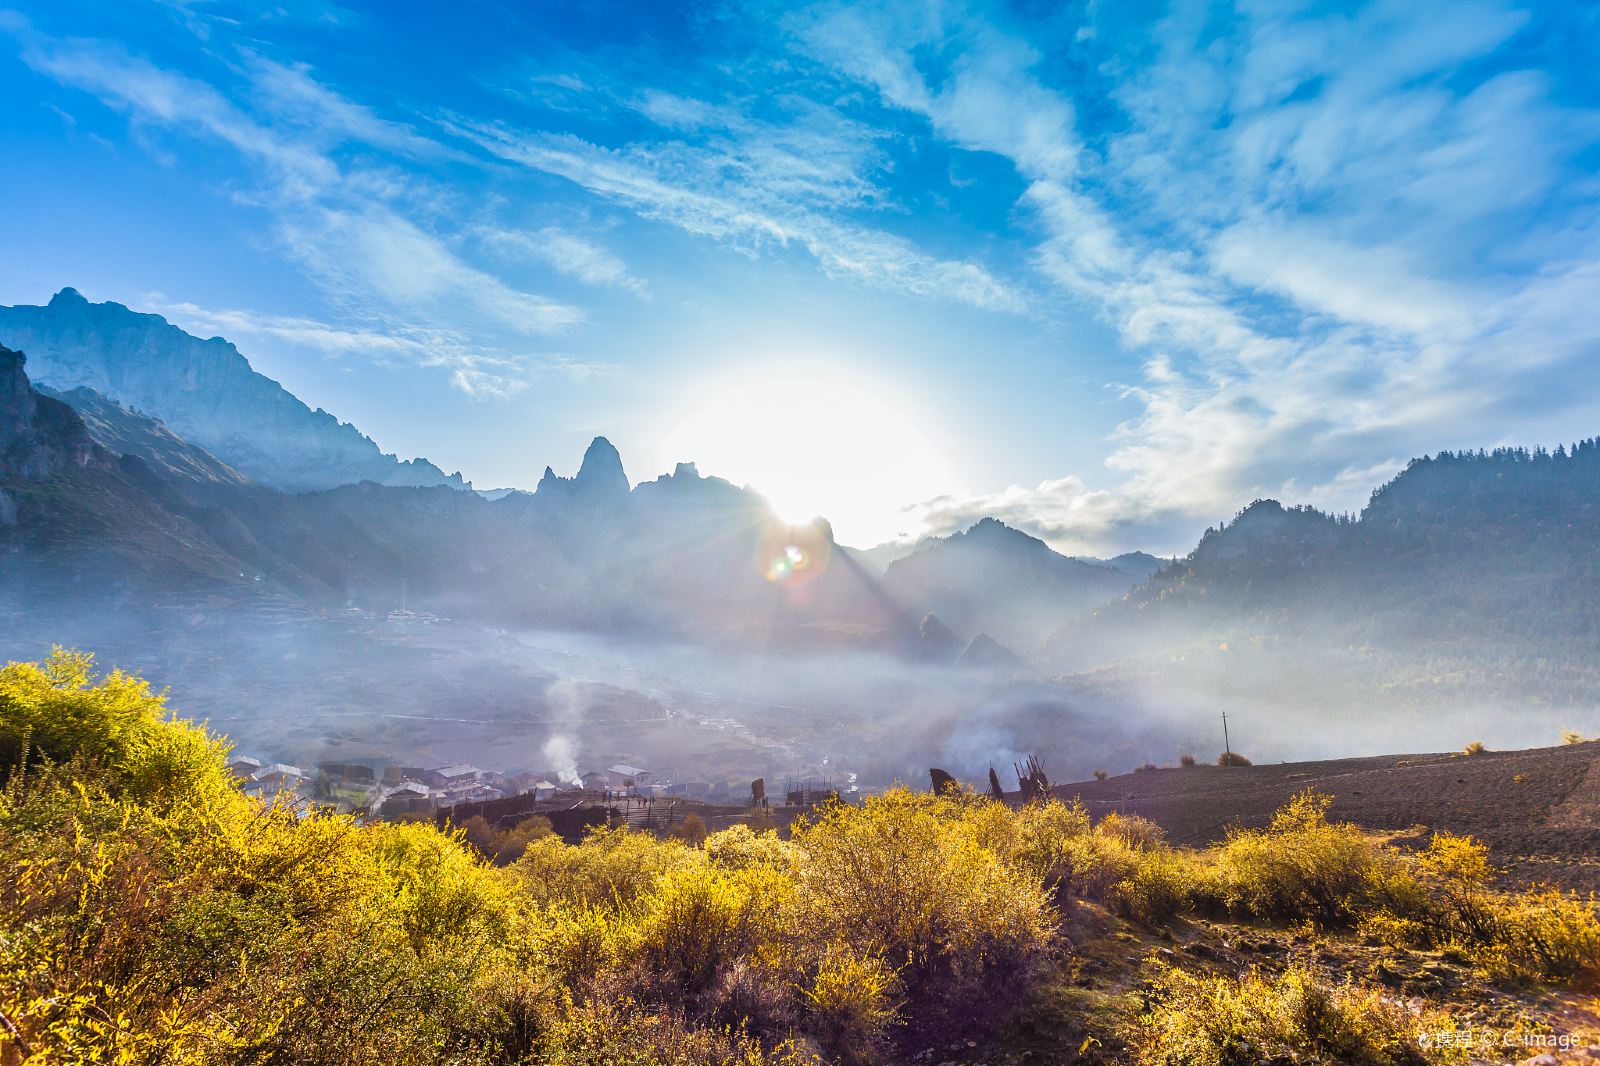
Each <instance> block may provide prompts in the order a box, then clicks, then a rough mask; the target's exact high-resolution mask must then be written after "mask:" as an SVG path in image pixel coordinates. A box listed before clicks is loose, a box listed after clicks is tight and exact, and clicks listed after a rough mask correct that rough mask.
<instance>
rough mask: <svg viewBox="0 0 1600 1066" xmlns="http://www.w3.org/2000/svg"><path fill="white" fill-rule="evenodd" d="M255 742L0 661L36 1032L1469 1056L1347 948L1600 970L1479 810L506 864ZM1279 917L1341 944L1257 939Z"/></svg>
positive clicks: (395, 1059) (13, 1021)
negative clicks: (1417, 847)
mask: <svg viewBox="0 0 1600 1066" xmlns="http://www.w3.org/2000/svg"><path fill="white" fill-rule="evenodd" d="M225 752H226V747H225V743H224V742H223V741H222V740H220V739H218V738H216V737H214V736H212V735H211V734H209V733H208V732H207V731H206V730H205V729H204V728H202V727H200V726H196V725H194V724H191V723H188V722H185V721H182V720H180V719H178V718H176V717H174V716H173V715H172V713H171V712H170V711H169V710H168V709H167V708H166V706H165V705H164V701H163V699H162V697H161V696H159V695H157V694H155V693H153V692H152V691H151V690H150V689H149V687H148V686H147V685H146V684H145V683H144V682H142V681H140V680H139V679H137V678H135V677H131V676H128V675H125V674H122V673H118V672H112V673H110V674H107V675H105V676H103V677H96V676H95V675H94V673H93V666H92V662H91V660H90V659H89V658H88V657H87V656H84V655H80V654H73V653H66V652H57V653H56V654H54V655H53V656H52V657H51V658H50V659H49V660H48V661H46V662H43V663H12V664H10V665H9V666H7V667H6V668H5V669H4V670H3V671H0V765H3V766H4V767H5V770H4V774H5V787H4V793H3V800H0V868H3V869H5V870H6V871H8V876H7V877H6V878H5V879H4V882H3V883H0V1012H3V1024H0V1061H4V1062H6V1063H8V1064H9V1063H27V1064H39V1066H42V1064H55V1063H60V1064H68V1063H83V1062H112V1063H130V1064H131V1063H151V1062H162V1063H185V1064H187V1063H246V1062H248V1063H275V1062H302V1063H374V1064H378V1063H383V1064H394V1063H461V1064H466V1063H543V1064H600V1063H615V1064H628V1063H634V1064H645V1063H670V1064H677V1063H682V1064H690V1063H738V1064H745V1066H756V1064H762V1063H786V1064H788V1063H793V1064H799V1063H819V1062H849V1063H879V1062H893V1061H900V1060H902V1059H904V1058H909V1057H913V1056H916V1057H918V1061H925V1060H926V1059H928V1058H929V1057H932V1056H937V1057H936V1058H933V1061H985V1062H1006V1061H1024V1056H1032V1059H1031V1061H1052V1062H1056V1061H1073V1060H1074V1059H1075V1058H1080V1057H1081V1058H1082V1059H1083V1060H1086V1061H1134V1062H1144V1063H1179V1062H1182V1063H1207V1062H1211V1063H1231V1062H1240V1061H1249V1062H1255V1061H1260V1060H1261V1059H1263V1058H1268V1059H1284V1060H1287V1059H1288V1058H1291V1057H1292V1058H1294V1059H1295V1060H1296V1061H1306V1062H1330V1063H1331V1062H1339V1063H1363V1062H1366V1063H1401V1062H1405V1063H1410V1062H1446V1061H1465V1059H1466V1053H1465V1052H1464V1051H1463V1050H1462V1049H1461V1048H1459V1047H1454V1046H1450V1045H1448V1044H1447V1045H1446V1046H1438V1045H1437V1044H1436V1043H1433V1042H1428V1041H1422V1040H1419V1034H1422V1033H1433V1032H1440V1031H1445V1030H1453V1029H1454V1028H1455V1026H1456V1023H1455V1022H1454V1021H1452V1017H1453V1016H1455V1015H1449V1014H1447V1013H1446V1012H1445V1011H1444V1010H1443V1007H1442V1006H1441V1005H1440V1004H1439V1003H1437V1002H1430V1001H1429V1000H1428V999H1427V998H1426V997H1412V998H1409V999H1407V998H1403V997H1400V996H1396V995H1393V994H1389V993H1386V992H1385V991H1384V990H1383V989H1382V988H1381V987H1379V986H1378V985H1374V984H1369V983H1367V982H1366V981H1365V980H1364V979H1360V978H1358V977H1356V976H1352V975H1353V974H1354V972H1355V971H1354V970H1353V969H1352V968H1351V967H1350V966H1349V965H1348V964H1341V965H1340V967H1339V968H1338V970H1339V972H1338V973H1335V972H1333V971H1332V970H1330V968H1329V967H1328V966H1326V965H1321V964H1319V962H1318V959H1319V957H1320V956H1319V954H1318V953H1319V952H1321V953H1323V954H1326V952H1327V951H1329V950H1334V949H1335V948H1338V950H1356V947H1352V946H1353V945H1354V946H1359V945H1366V947H1367V948H1369V949H1371V950H1373V951H1376V952H1378V953H1379V954H1380V955H1381V956H1382V957H1383V959H1385V960H1388V959H1389V958H1390V957H1391V956H1392V957H1393V958H1395V959H1398V958H1401V957H1411V958H1415V957H1418V953H1434V955H1435V956H1436V957H1438V958H1439V959H1442V960H1444V961H1445V962H1447V963H1448V964H1449V965H1450V966H1453V967H1456V968H1458V970H1459V974H1460V979H1459V981H1456V987H1457V988H1458V1002H1456V1003H1454V1004H1453V1006H1454V1007H1456V1008H1457V1009H1458V1011H1459V1009H1460V1008H1461V1007H1462V1006H1463V1005H1462V1004H1461V1003H1460V1002H1459V997H1460V996H1463V995H1465V996H1472V995H1478V994H1479V993H1477V992H1473V991H1472V990H1474V989H1490V988H1493V989H1502V990H1516V989H1523V990H1534V991H1529V992H1527V994H1528V995H1532V994H1534V992H1536V990H1538V989H1540V988H1571V989H1582V988H1585V987H1591V986H1592V985H1593V983H1594V982H1595V981H1596V980H1597V978H1600V971H1597V967H1600V917H1597V913H1596V909H1595V904H1594V901H1592V900H1584V899H1580V898H1578V897H1575V896H1571V895H1565V894H1562V893H1559V892H1555V891H1548V890H1537V891H1529V892H1521V893H1504V892H1499V891H1496V890H1494V889H1492V888H1491V887H1490V878H1491V874H1492V870H1491V869H1490V867H1489V864H1488V862H1487V860H1486V858H1485V855H1484V851H1483V849H1482V847H1481V846H1480V845H1478V844H1477V843H1476V842H1474V841H1473V840H1471V839H1470V838H1464V837H1454V836H1449V835H1446V834H1439V835H1435V836H1434V837H1433V839H1432V842H1431V844H1430V845H1429V846H1428V847H1427V848H1426V850H1424V851H1423V852H1421V853H1420V854H1415V855H1412V854H1404V853H1401V852H1399V851H1397V850H1393V849H1390V848H1387V847H1384V846H1382V845H1380V844H1377V843H1375V842H1373V841H1372V840H1370V839H1368V838H1367V837H1365V836H1364V835H1363V834H1362V833H1361V832H1360V831H1358V830H1356V829H1355V828H1353V827H1351V826H1347V825H1341V824H1338V823H1334V822H1331V821H1330V820H1329V819H1328V818H1327V816H1326V800H1325V798H1323V797H1319V796H1317V795H1315V794H1312V793H1305V794H1302V795H1301V796H1299V797H1297V798H1296V799H1295V800H1294V801H1293V802H1291V803H1290V804H1289V805H1288V806H1287V807H1285V808H1284V809H1283V810H1282V811H1281V812H1280V813H1279V815H1278V816H1277V818H1276V819H1275V820H1274V821H1273V822H1272V823H1271V825H1270V826H1268V827H1266V828H1264V829H1260V830H1251V831H1245V830H1239V831H1236V832H1234V833H1233V834H1231V835H1230V836H1229V837H1228V838H1227V839H1226V840H1225V841H1223V842H1221V843H1220V844H1218V845H1216V846H1214V847H1211V848H1209V849H1206V850H1203V851H1195V850H1184V849H1178V848H1173V847H1170V846H1168V845H1167V844H1166V843H1165V842H1164V841H1163V839H1162V836H1161V834H1160V831H1159V830H1158V829H1156V827H1155V826H1154V825H1153V824H1152V823H1149V822H1147V821H1145V820H1143V819H1139V818H1135V817H1117V816H1114V815H1113V816H1107V817H1106V818H1104V819H1102V820H1101V821H1100V822H1099V823H1098V825H1093V826H1092V825H1091V824H1090V819H1089V818H1088V816H1087V815H1086V814H1085V812H1084V810H1083V809H1082V808H1081V807H1078V806H1068V805H1064V804H1061V803H1056V802H1052V803H1035V804H1032V805H1029V806H1027V807H1024V808H1021V809H1013V808H1010V807H1007V806H1004V805H1002V804H999V803H996V802H992V801H990V800H988V799H985V798H980V797H976V796H971V795H956V796H944V797H935V796H931V795H927V794H920V793H914V792H911V791H909V790H905V789H897V790H894V791H891V792H889V793H887V794H884V795H881V796H877V797H873V798H871V799H868V800H867V801H866V802H864V803H863V804H861V805H860V806H834V807H830V808H827V809H825V810H823V811H821V812H819V813H817V814H816V815H815V816H814V817H813V818H811V819H810V820H809V821H807V822H804V823H802V824H800V825H799V826H797V827H796V828H795V829H794V831H793V834H792V836H791V837H790V838H789V839H780V838H779V837H778V836H777V835H775V834H773V833H770V832H765V833H763V832H757V831H754V830H752V829H751V828H750V827H748V826H737V827H735V828H733V829H729V830H725V831H722V832H718V833H713V834H711V835H710V836H708V837H706V838H705V839H704V842H703V843H701V844H697V845H696V844H690V843H686V842H685V841H684V840H682V839H657V838H655V837H652V836H648V835H644V834H638V833H629V832H626V831H621V830H609V831H599V832H596V833H594V834H593V835H591V836H590V837H589V838H587V839H586V840H585V841H584V842H583V843H581V844H578V845H569V844H566V843H564V842H562V841H561V840H560V839H559V838H556V837H553V836H540V837H536V838H534V839H531V840H529V841H527V843H526V847H525V849H524V851H523V853H522V855H521V857H520V858H518V859H517V860H516V861H515V862H514V863H512V864H511V865H509V866H505V867H496V866H493V865H491V864H490V863H489V862H487V861H486V860H485V859H484V858H483V857H482V856H481V855H480V854H479V853H478V852H476V851H475V850H473V848H472V847H471V845H470V844H469V843H468V842H467V841H466V840H465V839H464V838H463V837H462V836H461V835H459V834H455V835H452V834H450V833H446V832H441V831H439V830H437V829H435V828H434V827H432V826H431V825H425V824H395V823H374V824H359V823H358V822H356V821H353V820H351V819H350V818H347V817H339V816H333V815H328V814H320V813H313V814H305V813H304V812H296V811H293V810H291V809H290V808H288V807H287V806H282V805H280V806H263V805H261V804H259V803H258V802H257V801H255V800H252V799H249V798H246V797H245V796H243V795H242V794H241V793H240V792H238V791H237V790H236V789H235V788H234V786H233V784H232V782H231V780H230V778H229V777H228V775H227V772H226V769H225V765H224V756H225ZM1224 928H1226V929H1227V930H1228V932H1226V933H1225V935H1224V936H1223V938H1222V939H1212V940H1208V939H1206V937H1207V936H1210V935H1212V933H1214V932H1215V931H1216V930H1219V929H1224ZM1208 930H1209V931H1212V933H1208V932H1207V931H1208ZM1245 936H1248V937H1250V938H1255V939H1256V940H1259V941H1261V942H1263V943H1265V942H1268V941H1273V938H1275V937H1290V936H1292V937H1293V938H1295V942H1296V943H1303V944H1305V945H1307V948H1306V951H1305V952H1301V953H1299V954H1298V955H1297V954H1296V953H1295V952H1292V951H1290V952H1285V953H1283V955H1282V957H1281V958H1280V957H1278V956H1275V955H1272V954H1270V953H1267V954H1263V955H1262V956H1261V957H1260V958H1259V960H1257V961H1256V962H1254V963H1252V964H1250V965H1248V966H1241V965H1238V964H1236V963H1235V962H1234V961H1233V957H1232V956H1230V955H1228V954H1227V953H1226V952H1225V951H1223V950H1222V945H1224V944H1232V943H1234V942H1236V941H1238V940H1240V939H1241V938H1242V937H1245ZM1274 942H1276V941H1274ZM1285 942H1287V941H1285ZM1163 944H1177V945H1179V946H1180V947H1182V948H1183V954H1182V955H1181V956H1180V955H1178V954H1177V953H1176V952H1174V951H1173V950H1172V949H1171V948H1168V947H1163V946H1162V945H1163ZM1339 945H1344V947H1338V946H1339ZM1230 950H1231V949H1230ZM1130 952H1133V953H1134V954H1133V955H1132V956H1131V957H1130ZM1382 965H1385V966H1389V965H1391V963H1390V962H1388V961H1384V962H1383V963H1382ZM1441 965H1443V963H1441ZM1379 972H1380V973H1381V971H1379ZM1451 972H1452V973H1455V972H1457V971H1456V970H1452V971H1451ZM1452 980H1453V981H1455V979H1454V978H1452ZM1463 989H1464V990H1466V991H1459V990H1463ZM1482 994H1483V995H1484V996H1485V997H1486V999H1487V997H1488V996H1489V993H1488V992H1484V993H1482ZM1493 994H1494V995H1495V996H1499V995H1501V994H1502V993H1501V992H1498V991H1497V992H1495V993H1493ZM1568 1024H1569V1025H1570V1024H1572V1023H1571V1022H1570V1021H1569V1022H1568Z"/></svg>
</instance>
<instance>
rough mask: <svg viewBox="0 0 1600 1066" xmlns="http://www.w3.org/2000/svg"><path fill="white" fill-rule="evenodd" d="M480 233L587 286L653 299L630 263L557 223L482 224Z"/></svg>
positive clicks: (510, 251) (487, 240)
mask: <svg viewBox="0 0 1600 1066" xmlns="http://www.w3.org/2000/svg"><path fill="white" fill-rule="evenodd" d="M477 236H478V237H479V239H481V240H482V241H483V242H484V243H485V244H486V245H488V246H489V247H491V248H494V249H496V250H498V251H500V252H501V253H503V254H507V255H510V256H514V257H519V258H524V259H534V260H537V261H539V262H541V263H544V264H546V265H548V266H552V267H554V268H555V269H556V270H558V271H560V272H561V273H563V274H565V275H567V276H568V277H570V278H576V279H577V280H578V281H581V282H583V283H584V284H585V285H595V286H603V287H610V288H616V289H623V290H626V291H627V292H631V293H633V294H634V295H635V296H638V297H640V298H641V299H646V300H648V299H649V298H650V286H649V284H648V283H647V282H646V281H645V280H644V279H643V278H636V277H634V276H633V275H632V274H630V273H628V265H627V264H626V263H624V262H623V261H622V260H621V259H620V258H618V257H617V256H616V255H614V254H612V253H611V252H610V251H608V250H606V249H605V248H602V247H601V246H600V245H598V244H595V243H594V242H593V241H591V240H588V239H586V238H583V237H579V236H577V235H575V234H572V233H568V232H566V231H565V230H562V229H558V228H557V227H555V226H546V227H544V228H543V229H539V230H535V231H533V232H529V231H526V230H505V229H498V228H496V227H493V226H483V227H480V228H479V229H478V230H477Z"/></svg>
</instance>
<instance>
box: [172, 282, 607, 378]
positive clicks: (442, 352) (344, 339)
mask: <svg viewBox="0 0 1600 1066" xmlns="http://www.w3.org/2000/svg"><path fill="white" fill-rule="evenodd" d="M144 306H145V307H147V308H149V309H150V310H151V311H154V312H155V313H157V314H160V315H163V316H165V317H166V318H168V319H170V320H171V321H172V322H174V323H176V324H177V325H179V326H181V327H182V328H184V329H186V330H188V331H189V332H191V333H195V334H197V335H201V336H204V335H215V336H222V337H226V338H228V339H230V340H234V341H238V340H240V339H241V338H261V337H264V338H271V339H273V340H277V341H281V342H283V343H285V344H289V345H292V346H295V347H299V348H309V349H312V350H314V351H320V352H323V353H325V354H327V355H330V356H334V357H336V358H340V357H344V356H352V355H354V356H360V357H362V358H364V359H367V360H369V361H371V362H376V363H379V364H382V365H390V364H393V365H408V366H425V367H442V368H445V369H447V370H448V371H449V372H450V380H451V383H452V384H453V385H455V387H457V388H459V389H460V390H462V391H463V392H466V393H468V394H469V395H473V396H484V397H491V398H503V397H506V396H510V395H512V394H514V393H517V392H520V391H522V390H523V389H525V388H527V387H528V385H529V384H530V383H531V382H533V381H534V380H536V379H540V378H565V379H567V380H570V381H575V382H580V383H581V382H584V381H589V380H592V379H594V378H597V377H604V376H608V375H610V374H613V373H615V372H616V370H617V367H615V366H613V365H611V364H608V363H598V362H591V361H586V360H582V359H577V358H574V357H572V356H570V355H566V354H564V353H546V354H526V353H523V354H518V353H514V352H506V351H500V350H496V349H491V348H486V347H484V346H482V345H475V344H473V343H472V342H471V340H470V339H469V338H468V337H466V336H464V335H462V334H460V333H456V332H452V331H449V330H439V329H432V330H421V329H415V328H413V329H409V330H406V331H398V330H394V329H385V328H375V327H365V326H351V325H335V324H331V323H328V322H323V321H320V320H318V319H313V318H306V317H303V316H297V315H272V314H264V313H261V312H258V311H252V310H245V309H237V308H206V307H201V306H199V305H197V304H193V303H189V302H187V301H171V300H168V299H167V298H166V297H165V296H163V295H162V294H161V293H151V294H148V295H147V296H146V297H145V300H144Z"/></svg>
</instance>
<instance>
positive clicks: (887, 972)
mask: <svg viewBox="0 0 1600 1066" xmlns="http://www.w3.org/2000/svg"><path fill="white" fill-rule="evenodd" d="M898 987H899V981H898V980H897V979H896V977H895V974H894V971H893V970H892V969H891V968H890V967H889V966H888V965H886V964H885V963H884V961H883V960H882V959H879V958H875V957H873V956H870V955H869V956H863V955H860V954H858V953H857V952H856V951H855V950H854V949H853V948H851V947H849V946H847V945H839V946H835V947H833V948H830V949H829V950H828V951H827V952H826V953H825V954H824V955H823V957H822V959H821V961H820V962H819V964H818V965H817V969H816V973H815V974H814V975H813V976H812V978H811V983H810V987H808V988H807V989H806V990H805V997H806V1002H807V1005H808V1006H809V1007H810V1013H811V1016H812V1018H813V1020H814V1022H815V1027H816V1030H817V1032H818V1036H819V1037H820V1038H821V1040H822V1042H823V1045H824V1046H825V1047H826V1048H827V1049H828V1050H829V1051H830V1052H831V1053H832V1054H834V1055H836V1056H840V1057H842V1058H844V1059H846V1060H849V1061H863V1060H866V1059H868V1058H869V1057H870V1056H871V1055H872V1054H873V1053H874V1052H875V1051H876V1050H877V1049H879V1048H880V1047H881V1046H882V1044H883V1043H884V1041H885V1038H886V1037H887V1035H888V1033H889V1029H890V1027H891V1026H892V1025H893V1024H894V1022H895V1021H896V1020H897V1017H898V1015H897V1012H896V1009H895V995H896V991H897V989H898Z"/></svg>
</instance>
